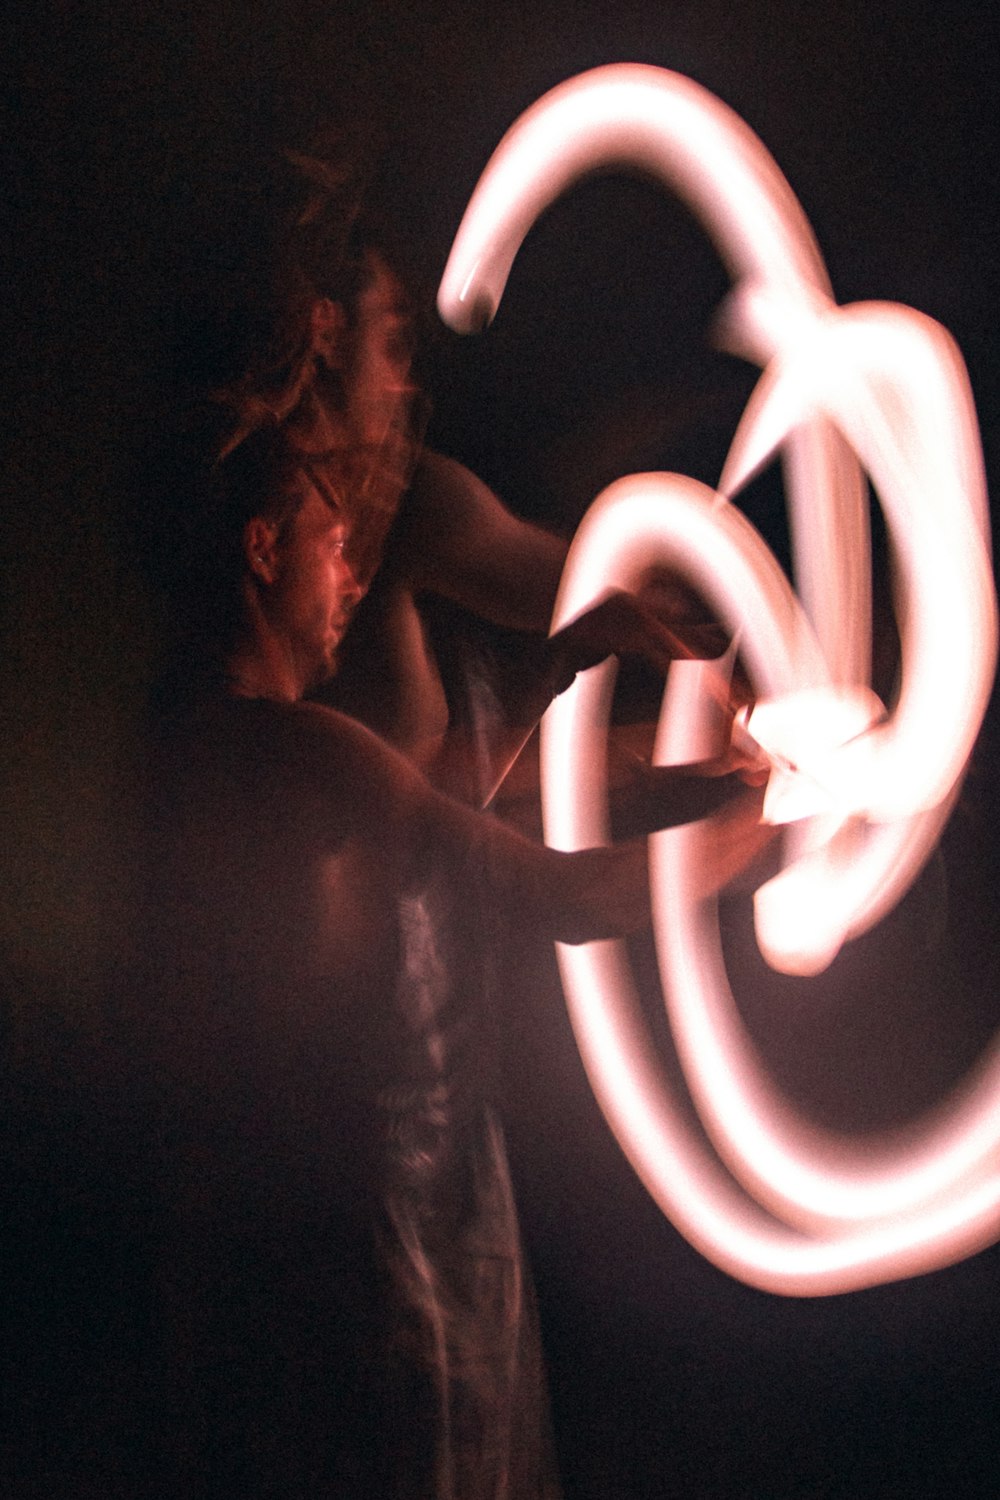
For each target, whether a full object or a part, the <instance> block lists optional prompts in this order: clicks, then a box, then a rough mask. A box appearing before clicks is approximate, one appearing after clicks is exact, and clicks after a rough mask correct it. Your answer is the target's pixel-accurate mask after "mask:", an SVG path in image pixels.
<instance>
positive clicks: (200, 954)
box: [132, 411, 757, 1500]
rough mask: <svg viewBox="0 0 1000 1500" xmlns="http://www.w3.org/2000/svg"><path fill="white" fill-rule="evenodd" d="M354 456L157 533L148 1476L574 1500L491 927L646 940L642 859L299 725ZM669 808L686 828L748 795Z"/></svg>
mask: <svg viewBox="0 0 1000 1500" xmlns="http://www.w3.org/2000/svg"><path fill="white" fill-rule="evenodd" d="M322 431H323V433H324V435H325V440H329V439H330V437H331V435H333V436H337V434H336V433H331V413H330V412H329V411H327V412H326V413H325V414H324V417H323V427H322ZM339 437H340V441H341V444H342V447H341V449H338V450H334V451H328V452H326V453H321V452H320V451H319V449H318V447H317V443H316V441H315V436H313V438H312V439H309V438H308V435H306V436H304V434H303V429H302V427H301V425H299V426H297V425H296V423H294V422H290V421H288V420H286V421H283V422H277V423H275V422H268V423H264V424H263V425H262V426H260V427H259V428H257V429H256V430H255V431H253V432H252V433H250V434H248V435H247V436H245V437H243V438H242V440H241V441H240V442H239V443H237V444H236V446H235V447H233V446H230V445H228V443H225V444H222V445H221V447H222V449H224V456H223V457H222V458H221V459H220V460H216V461H215V462H213V463H212V464H202V465H200V466H194V467H193V468H191V472H193V473H194V474H195V483H194V484H193V486H192V487H191V488H190V489H189V491H188V493H187V495H186V497H185V496H183V495H180V494H179V497H178V498H179V500H180V510H181V513H182V514H184V515H186V517H187V520H186V521H185V522H184V523H183V524H181V523H180V522H178V524H177V525H176V527H171V526H168V527H167V528H166V532H167V537H168V539H170V540H172V541H173V544H174V549H175V552H176V554H177V555H176V556H175V558H174V571H173V579H174V583H175V586H176V593H175V604H176V606H177V608H178V609H179V610H180V613H181V615H182V616H183V630H182V632H181V634H180V636H179V637H178V639H179V641H182V643H183V654H182V661H181V668H180V670H179V671H178V672H177V673H175V674H174V676H173V678H172V679H171V680H170V683H169V687H168V689H165V690H164V691H163V693H162V694H161V696H160V699H159V702H158V706H157V713H156V716H155V721H154V724H153V726H152V729H151V748H150V761H149V769H150V776H149V799H150V825H149V840H148V847H149V856H150V871H151V876H150V886H149V902H150V906H149V911H150V922H149V936H148V943H147V944H146V959H147V975H146V980H145V983H144V984H143V985H142V986H140V988H139V990H138V992H137V993H138V994H139V995H140V996H141V1004H140V1006H139V1007H137V1010H136V1014H135V1015H134V1016H133V1020H132V1025H133V1027H134V1028H135V1029H134V1037H133V1046H134V1050H135V1052H136V1054H137V1055H141V1056H142V1057H143V1058H144V1059H145V1061H144V1064H143V1068H142V1070H141V1071H142V1072H143V1076H144V1078H145V1079H146V1080H147V1084H146V1086H147V1090H148V1100H149V1103H148V1113H149V1115H150V1118H151V1119H152V1120H153V1121H154V1128H153V1130H152V1138H153V1142H154V1144H153V1146H152V1147H151V1153H152V1159H153V1162H154V1163H155V1165H154V1168H153V1176H154V1178H155V1181H156V1185H157V1193H158V1195H159V1197H160V1200H161V1213H160V1218H159V1221H158V1222H159V1223H160V1226H161V1227H160V1230H159V1232H158V1233H159V1238H158V1243H157V1250H156V1259H157V1265H158V1271H157V1287H158V1292H157V1296H156V1297H155V1298H154V1299H153V1302H154V1305H155V1307H156V1308H157V1309H158V1313H157V1315H156V1316H155V1317H154V1319H153V1322H154V1324H156V1325H157V1326H156V1328H155V1330H154V1333H153V1334H152V1336H151V1348H152V1349H153V1355H152V1356H151V1360H152V1364H153V1365H154V1367H155V1369H156V1371H157V1373H156V1376H155V1379H154V1381H153V1391H154V1393H155V1395H154V1399H153V1400H152V1401H151V1402H150V1406H151V1408H153V1409H155V1416H154V1417H151V1419H150V1420H151V1421H152V1422H153V1423H154V1425H155V1426H156V1429H157V1432H158V1434H159V1436H158V1442H159V1453H160V1459H159V1470H160V1474H161V1476H163V1479H164V1487H165V1492H168V1493H176V1494H185V1495H188V1496H199V1495H205V1496H208V1495H213V1496H218V1495H221V1494H230V1493H232V1494H236V1493H239V1494H240V1495H242V1496H257V1495H261V1496H262V1495H281V1496H282V1497H292V1496H300V1495H301V1496H314V1495H316V1494H320V1493H330V1494H336V1495H337V1496H338V1497H342V1500H349V1497H351V1496H358V1497H360V1496H365V1497H371V1496H373V1495H379V1496H383V1495H384V1496H400V1497H406V1496H414V1497H416V1496H421V1497H423V1496H435V1497H444V1496H449V1497H453V1500H461V1497H470V1500H471V1497H475V1500H488V1497H491V1496H495V1497H500V1496H509V1497H527V1496H532V1497H536V1496H554V1495H556V1494H557V1493H558V1484H557V1479H556V1476H555V1472H554V1465H553V1462H552V1457H551V1447H550V1444H549V1440H548V1434H547V1417H546V1402H545V1394H544V1379H543V1375H542V1366H541V1359H540V1354H539V1347H538V1339H537V1332H536V1329H535V1324H534V1314H533V1308H532V1299H531V1291H530V1282H529V1280H528V1277H527V1274H526V1270H525V1266H524V1262H523V1257H522V1255H521V1249H520V1243H519V1237H518V1230H517V1221H516V1214H515V1212H514V1207H513V1200H512V1195H511V1188H510V1181H509V1176H508V1174H507V1170H506V1164H505V1159H504V1153H503V1146H502V1140H501V1136H500V1133H499V1128H498V1126H497V1123H496V1119H495V1115H494V1112H493V1108H492V1102H491V1097H490V1077H491V1074H490V1059H489V1038H490V1033H491V1029H492V1027H493V1025H494V1024H495V1023H496V1018H495V1017H491V1016H488V1015H484V1014H483V1013H482V1011H481V1009H480V1002H481V992H480V990H479V989H478V988H477V987H476V986H475V985H474V984H470V983H468V982H467V981H468V977H469V975H470V973H472V971H474V969H475V968H476V965H477V962H479V961H480V959H479V955H478V953H477V951H476V945H475V941H474V937H473V938H472V940H471V941H470V936H469V930H468V929H469V926H470V921H471V916H470V911H471V909H473V908H474V907H475V906H476V904H477V901H478V903H479V904H488V903H494V902H495V903H499V904H501V905H502V906H503V907H504V908H505V909H506V910H507V911H508V913H509V914H510V915H511V919H512V920H513V921H514V922H516V923H517V924H518V925H519V926H520V927H522V928H523V929H529V928H530V929H534V930H537V931H539V932H544V933H545V934H547V935H548V936H550V937H553V938H556V939H559V940H561V941H564V942H570V943H575V942H581V941H586V940H590V939H593V938H600V937H607V936H612V935H620V934H623V933H626V932H628V931H631V930H635V929H637V928H639V927H641V926H643V925H644V924H645V922H646V921H647V915H648V894H647V886H646V876H645V860H644V852H643V848H642V846H641V844H639V843H631V844H625V845H618V846H610V847H607V848H599V849H591V850H584V851H580V852H578V853H575V854H567V853H560V852H558V851H555V850H552V849H548V848H545V847H544V846H541V845H535V844H533V843H531V842H530V841H528V840H527V839H525V838H523V837H521V836H520V835H519V834H517V833H515V832H514V831H513V830H511V829H509V828H507V827H506V826H504V825H503V824H502V823H500V822H499V821H497V820H491V819H488V818H484V817H483V816H482V815H481V814H479V813H477V812H476V811H474V810H473V809H471V808H470V807H468V806H467V805H463V804H461V803H460V802H457V801H455V800H453V799H450V798H449V797H447V796H445V795H444V794H443V793H442V792H441V791H440V790H438V789H436V788H435V787H433V786H432V785H431V784H430V783H429V782H428V781H427V780H426V779H425V778H424V777H423V776H422V775H421V773H420V772H419V771H418V769H417V768H416V767H415V766H414V764H413V763H412V761H411V760H410V759H409V758H408V757H407V756H405V755H403V754H401V753H400V752H399V751H397V750H394V749H393V748H392V747H390V746H389V745H387V744H386V743H385V742H384V741H382V740H380V739H378V738H377V737H376V736H375V735H374V734H373V733H372V732H370V731H369V730H367V729H366V728H365V727H363V726H362V725H361V724H359V723H358V722H356V721H354V720H351V719H350V718H348V717H346V716H345V715H343V714H340V713H338V712H337V711H335V710H332V709H330V708H329V707H327V706H325V705H322V704H318V703H315V702H311V701H308V697H307V695H308V693H309V692H310V691H312V690H314V689H315V688H316V687H317V686H319V685H320V684H321V683H322V682H323V681H324V680H325V679H327V678H328V677H329V676H330V675H331V674H332V673H333V672H334V671H335V669H336V666H337V661H338V657H339V653H340V651H341V648H342V643H343V640H344V638H345V635H346V633H347V631H348V628H349V625H350V621H351V617H352V615H353V614H354V612H355V611H356V610H357V608H358V606H359V603H360V601H361V596H362V586H361V584H360V583H359V582H358V580H357V578H356V576H355V574H354V572H353V570H352V567H351V564H350V560H349V557H350V544H351V533H350V522H349V514H350V504H351V500H350V497H349V496H348V495H347V494H346V492H345V490H344V489H338V487H337V484H338V482H340V481H341V480H342V479H343V476H344V474H345V473H346V474H348V475H350V473H351V470H350V466H349V465H348V466H347V467H346V468H345V467H344V463H343V460H344V449H346V448H347V447H349V445H350V432H349V430H348V429H347V428H346V427H345V428H344V429H343V430H342V431H341V432H340V434H339ZM216 451H219V448H218V446H217V449H216ZM189 468H190V466H189ZM178 472H179V471H178ZM709 769H711V770H715V771H727V770H729V769H730V763H729V762H725V763H724V764H722V765H718V766H713V767H710V768H709ZM736 780H737V782H738V778H736ZM739 786H740V788H741V789H742V783H739ZM706 788H707V791H706ZM660 790H661V794H662V795H661V805H660V806H659V807H658V809H657V818H658V821H661V822H670V821H676V820H679V819H683V818H684V817H685V816H691V815H701V814H702V813H703V812H704V811H705V810H706V808H707V807H709V806H717V805H721V804H723V803H725V802H726V801H727V800H728V799H730V798H732V797H733V795H734V790H735V787H734V779H733V777H732V776H730V775H722V776H717V777H715V778H714V779H707V780H704V779H701V778H699V777H696V776H694V777H685V776H682V775H673V774H668V775H667V776H665V777H664V778H663V780H662V785H661V789H660ZM742 790H743V794H744V795H745V797H748V798H750V799H751V801H753V799H754V798H756V796H757V794H756V793H753V792H746V791H745V789H742ZM753 805H754V807H755V808H756V805H757V804H756V802H753Z"/></svg>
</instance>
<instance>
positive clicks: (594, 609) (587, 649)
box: [549, 590, 719, 692]
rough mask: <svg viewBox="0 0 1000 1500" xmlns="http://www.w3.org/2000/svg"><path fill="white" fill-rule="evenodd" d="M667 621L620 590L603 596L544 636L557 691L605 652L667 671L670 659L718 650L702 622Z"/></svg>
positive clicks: (639, 600)
mask: <svg viewBox="0 0 1000 1500" xmlns="http://www.w3.org/2000/svg"><path fill="white" fill-rule="evenodd" d="M669 618H670V623H667V621H666V620H665V619H664V618H663V617H662V616H661V615H660V614H659V613H658V612H657V611H654V610H653V609H651V608H649V606H648V605H647V604H645V603H644V602H643V601H642V600H641V599H639V598H637V597H636V596H635V595H633V594H627V593H625V592H623V591H622V590H616V591H615V592H613V593H610V594H607V595H606V596H605V597H604V598H603V599H602V600H601V601H600V603H599V604H595V605H592V606H591V608H590V609H588V610H585V611H584V613H583V614H582V615H578V616H577V618H576V619H575V620H572V621H571V622H570V624H569V625H565V626H564V627H563V628H562V630H559V631H557V632H556V634H555V635H554V636H552V637H551V638H550V640H549V653H550V661H551V662H552V666H553V676H554V678H555V680H556V683H557V690H558V691H560V692H561V691H562V690H563V689H564V688H566V687H568V686H569V684H570V683H571V682H572V680H573V678H574V677H575V676H576V674H577V672H582V671H585V670H586V669H587V668H588V667H593V666H596V665H597V663H598V662H600V661H604V660H605V658H606V657H609V656H638V657H641V658H642V659H643V660H644V661H647V662H649V663H650V664H651V665H652V666H654V667H655V668H656V669H657V670H658V671H660V672H662V673H664V674H665V673H666V671H667V668H668V667H669V666H670V663H671V662H672V661H676V660H678V659H681V660H689V659H691V658H701V657H704V656H705V655H706V654H707V655H709V656H711V655H716V654H719V641H718V633H717V631H715V629H714V628H712V627H709V628H710V629H711V637H710V638H709V636H708V635H707V634H706V627H705V626H704V624H702V623H698V624H697V625H694V624H691V623H690V622H689V621H687V620H685V619H677V618H675V617H673V616H672V615H671V616H670V617H669Z"/></svg>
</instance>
